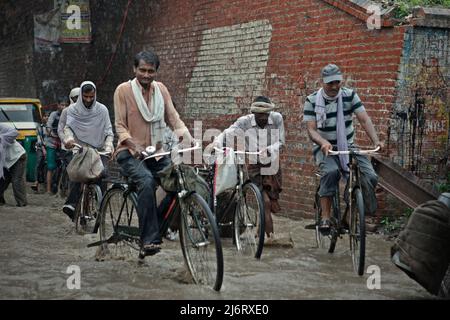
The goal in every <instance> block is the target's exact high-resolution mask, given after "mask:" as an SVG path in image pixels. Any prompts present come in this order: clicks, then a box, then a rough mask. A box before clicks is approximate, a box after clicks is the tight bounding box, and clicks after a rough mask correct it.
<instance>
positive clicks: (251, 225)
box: [233, 182, 266, 259]
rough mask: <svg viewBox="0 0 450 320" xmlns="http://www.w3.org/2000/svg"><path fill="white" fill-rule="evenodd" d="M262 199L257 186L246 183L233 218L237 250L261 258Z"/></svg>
mask: <svg viewBox="0 0 450 320" xmlns="http://www.w3.org/2000/svg"><path fill="white" fill-rule="evenodd" d="M265 226H266V225H265V212H264V201H263V199H262V195H261V192H260V191H259V189H258V187H257V186H256V185H255V184H254V183H252V182H249V183H246V184H245V185H244V186H243V188H242V197H239V198H238V203H237V204H236V210H235V212H234V219H233V237H234V243H235V245H236V249H237V250H238V252H240V253H242V254H246V255H252V256H254V257H255V258H257V259H259V258H261V254H262V250H263V247H264V234H265Z"/></svg>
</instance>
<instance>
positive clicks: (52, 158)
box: [46, 147, 57, 171]
mask: <svg viewBox="0 0 450 320" xmlns="http://www.w3.org/2000/svg"><path fill="white" fill-rule="evenodd" d="M46 149H47V170H50V171H53V170H55V169H56V167H57V166H56V149H55V148H50V147H46Z"/></svg>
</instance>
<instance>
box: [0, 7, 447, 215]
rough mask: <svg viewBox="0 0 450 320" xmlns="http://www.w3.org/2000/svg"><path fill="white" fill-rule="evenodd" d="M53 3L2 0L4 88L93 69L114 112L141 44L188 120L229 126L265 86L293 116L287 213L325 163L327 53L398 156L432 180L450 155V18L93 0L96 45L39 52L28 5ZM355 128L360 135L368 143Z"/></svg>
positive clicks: (62, 79) (24, 88)
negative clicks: (320, 130) (309, 103)
mask: <svg viewBox="0 0 450 320" xmlns="http://www.w3.org/2000/svg"><path fill="white" fill-rule="evenodd" d="M341 2H345V1H341ZM8 3H9V2H8ZM50 3H51V4H52V3H53V1H50V0H47V1H44V0H40V1H35V2H33V6H31V7H30V4H29V3H28V2H26V1H24V0H17V1H14V5H12V4H8V5H5V4H2V6H3V7H2V10H0V12H2V14H0V17H1V20H0V21H2V27H1V28H0V32H2V39H1V40H0V44H1V46H0V64H1V69H0V94H1V95H9V96H11V95H25V94H26V95H30V96H38V97H39V98H41V99H42V101H43V103H44V104H51V103H54V102H55V99H56V96H57V95H59V94H67V93H68V91H69V90H70V88H71V87H73V86H75V85H77V84H79V83H80V82H81V81H82V80H87V79H89V80H93V81H94V82H97V84H99V100H100V101H102V102H104V103H105V104H106V105H107V106H109V107H110V111H112V94H113V91H114V89H115V88H116V86H117V85H118V84H119V83H120V82H122V81H126V80H128V79H129V78H131V77H132V62H133V56H134V54H135V53H136V52H138V51H140V50H142V49H154V50H155V51H156V52H157V53H158V54H159V56H160V59H161V67H160V69H159V72H158V78H159V80H161V81H163V82H164V83H165V84H166V85H167V87H168V88H169V90H170V92H171V93H172V97H173V100H174V101H175V103H176V105H177V109H178V110H179V111H180V112H181V114H182V117H183V119H184V120H185V121H186V122H187V123H188V124H189V125H190V126H192V124H193V121H194V120H203V131H204V130H206V129H208V128H218V129H221V130H222V129H224V128H225V127H227V126H229V125H230V124H231V123H232V122H233V121H234V120H235V119H236V118H237V117H239V116H241V115H242V114H245V113H247V112H248V108H249V105H250V103H251V101H252V99H253V98H254V97H255V96H257V95H260V94H264V95H267V96H269V97H270V98H271V99H272V100H273V101H274V102H275V104H276V105H277V106H278V108H279V111H280V112H281V113H282V114H283V116H284V118H285V127H286V130H287V131H286V132H287V137H286V141H287V145H286V150H285V153H284V155H283V156H282V167H283V172H284V191H283V193H282V198H281V200H282V201H281V202H282V206H283V209H284V213H286V214H288V215H291V216H297V217H298V216H300V215H311V214H312V211H313V208H312V198H313V193H314V190H315V183H316V181H315V179H314V177H313V171H314V170H315V165H314V164H313V159H312V156H311V148H312V144H311V142H310V140H309V138H308V137H307V133H306V129H305V126H304V125H302V124H301V119H302V113H303V103H304V100H305V98H306V96H307V95H308V94H310V93H312V92H313V91H314V90H316V89H317V88H318V87H319V83H318V81H319V73H320V69H321V68H322V67H323V66H324V65H326V64H327V63H336V64H338V65H340V66H341V68H342V70H343V71H344V73H345V82H346V85H348V86H350V87H353V88H355V89H356V90H357V92H358V94H359V95H360V97H361V99H362V101H363V102H364V104H365V106H366V109H367V110H368V112H369V115H370V116H371V117H372V120H373V122H374V123H375V126H376V128H377V130H378V131H379V132H380V135H381V138H388V141H389V152H390V154H391V156H392V157H393V158H394V159H395V161H396V162H397V163H399V164H401V165H403V166H404V167H407V168H409V169H410V170H412V171H413V172H415V173H419V174H420V175H424V176H427V177H429V178H430V179H431V178H434V177H435V176H432V172H433V169H434V168H436V163H438V162H439V163H441V162H442V161H441V160H442V158H443V157H445V155H446V154H447V155H448V149H447V151H445V148H444V147H443V146H444V145H445V133H447V140H446V141H447V142H446V143H447V148H448V100H445V99H448V93H444V91H445V90H444V89H443V88H444V87H445V88H447V84H446V83H448V77H449V73H448V66H449V61H448V60H449V58H448V31H447V30H446V29H432V32H431V29H426V28H414V29H412V28H409V29H408V27H405V26H400V27H387V28H382V29H380V30H369V29H368V28H367V26H366V22H365V21H363V20H361V19H358V18H356V17H355V16H353V15H351V14H349V13H346V12H344V11H341V10H340V9H337V8H336V7H334V6H332V5H330V4H328V3H326V2H324V1H321V0H296V1H294V0H280V1H269V0H262V1H261V0H240V1H238V0H230V1H224V0H202V1H200V0H197V1H195V0H170V1H169V0H158V1H156V0H151V1H145V2H144V1H131V2H130V1H128V0H119V1H114V2H111V1H106V0H99V1H94V0H92V1H91V5H90V7H91V22H92V38H93V41H92V43H91V44H62V45H61V47H60V49H61V50H60V51H59V52H57V53H56V54H54V55H49V54H37V53H33V51H32V45H33V36H32V31H30V30H32V29H33V24H32V13H30V10H31V11H33V13H42V12H44V11H47V10H49V9H50V8H51V7H52V5H51V4H50ZM129 3H131V5H130V6H129V11H128V19H127V23H126V26H125V28H124V32H123V34H122V35H121V37H120V39H119V41H118V46H117V53H116V55H115V58H114V60H113V62H112V64H111V66H110V68H109V69H108V64H109V61H110V59H111V56H112V54H113V52H114V50H115V49H116V41H117V39H118V37H119V34H120V32H119V31H120V27H121V24H122V19H123V16H124V13H125V11H126V8H127V5H128V4H129ZM3 8H5V10H3ZM38 9H39V10H40V11H38ZM3 12H5V13H3ZM5 16H6V17H7V18H4V17H5ZM17 25H19V27H16V26H17ZM5 30H6V31H5ZM405 31H407V32H406V33H405ZM30 32H31V33H30ZM20 48H24V49H20ZM22 51H23V52H22ZM11 61H17V62H18V63H16V64H14V63H11ZM107 69H108V70H107ZM424 70H425V71H424ZM399 72H400V76H399ZM24 75H25V76H24ZM425 75H428V76H425ZM24 78H25V81H24ZM100 79H103V81H100ZM99 82H101V83H99ZM397 90H398V92H399V94H398V98H396V96H397ZM445 94H446V95H445ZM411 97H417V98H415V100H414V101H413V99H412V98H411ZM408 99H409V100H408ZM439 99H440V100H439ZM445 101H447V102H445ZM430 103H431V104H430ZM444 105H445V106H446V107H442V106H444ZM394 106H395V107H394ZM414 108H415V109H414ZM445 108H447V109H445ZM413 110H416V111H417V110H419V111H417V112H415V113H414V112H413ZM420 110H422V111H420ZM445 110H447V111H446V112H447V114H445ZM423 111H425V112H423ZM413 114H417V117H418V118H417V119H418V120H417V121H418V122H417V123H418V125H416V126H414V124H413V120H414V119H415V118H414V117H413ZM390 118H391V122H389V121H388V119H390ZM431 120H433V121H431ZM420 121H424V122H420ZM427 121H428V122H427ZM445 121H447V122H445ZM422 124H425V126H424V125H422ZM389 126H391V129H390V130H389ZM414 128H416V129H417V130H416V131H414ZM424 128H425V129H424ZM422 129H423V130H425V131H424V132H422V133H421V132H420V130H422ZM357 130H358V134H357V142H358V143H360V144H362V145H368V139H367V137H366V136H365V134H364V131H363V130H362V129H361V128H360V127H359V126H358V127H357ZM426 133H430V134H428V135H426ZM419 136H420V137H421V138H420V139H419V138H418V137H419ZM413 139H415V140H414V142H411V141H412V140H413ZM419 141H420V143H419ZM417 152H418V154H419V155H420V157H419V158H417V157H414V156H413V154H416V153H417ZM440 161H441V162H440ZM425 163H426V164H427V165H428V164H432V167H429V168H427V166H426V165H425Z"/></svg>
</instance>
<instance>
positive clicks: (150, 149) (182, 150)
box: [142, 142, 201, 161]
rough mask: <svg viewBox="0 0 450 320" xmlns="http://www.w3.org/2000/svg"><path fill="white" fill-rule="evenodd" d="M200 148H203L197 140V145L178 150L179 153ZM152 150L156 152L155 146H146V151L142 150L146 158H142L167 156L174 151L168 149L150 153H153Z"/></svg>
mask: <svg viewBox="0 0 450 320" xmlns="http://www.w3.org/2000/svg"><path fill="white" fill-rule="evenodd" d="M198 149H201V146H200V143H198V142H195V145H194V146H193V147H190V148H186V149H180V150H178V151H177V152H178V153H184V152H188V151H193V150H198ZM152 152H155V150H154V147H152V146H149V147H147V148H145V151H142V154H143V155H144V159H142V161H144V160H147V159H151V158H156V157H162V156H166V155H169V154H170V153H171V152H172V151H166V152H160V153H155V154H149V153H152Z"/></svg>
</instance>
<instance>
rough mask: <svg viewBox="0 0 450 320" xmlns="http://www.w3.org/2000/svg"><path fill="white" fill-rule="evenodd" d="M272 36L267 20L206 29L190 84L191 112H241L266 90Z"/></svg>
mask: <svg viewBox="0 0 450 320" xmlns="http://www.w3.org/2000/svg"><path fill="white" fill-rule="evenodd" d="M271 35H272V27H271V25H270V23H269V22H268V21H267V20H261V21H252V22H249V23H244V24H238V25H233V26H227V27H220V28H214V29H209V30H205V31H203V36H202V44H201V47H200V49H199V51H198V57H197V64H196V66H195V68H194V71H193V73H192V77H191V79H190V81H189V83H188V86H187V88H188V89H187V103H186V104H187V106H188V108H189V110H190V113H191V114H192V115H195V114H201V113H204V112H207V113H215V114H217V115H225V114H241V113H242V110H240V108H241V107H244V106H245V107H248V106H249V105H250V104H251V100H252V98H253V97H254V96H256V95H258V94H261V92H262V90H263V87H264V76H265V74H266V67H267V61H268V60H269V44H270V39H271Z"/></svg>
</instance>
